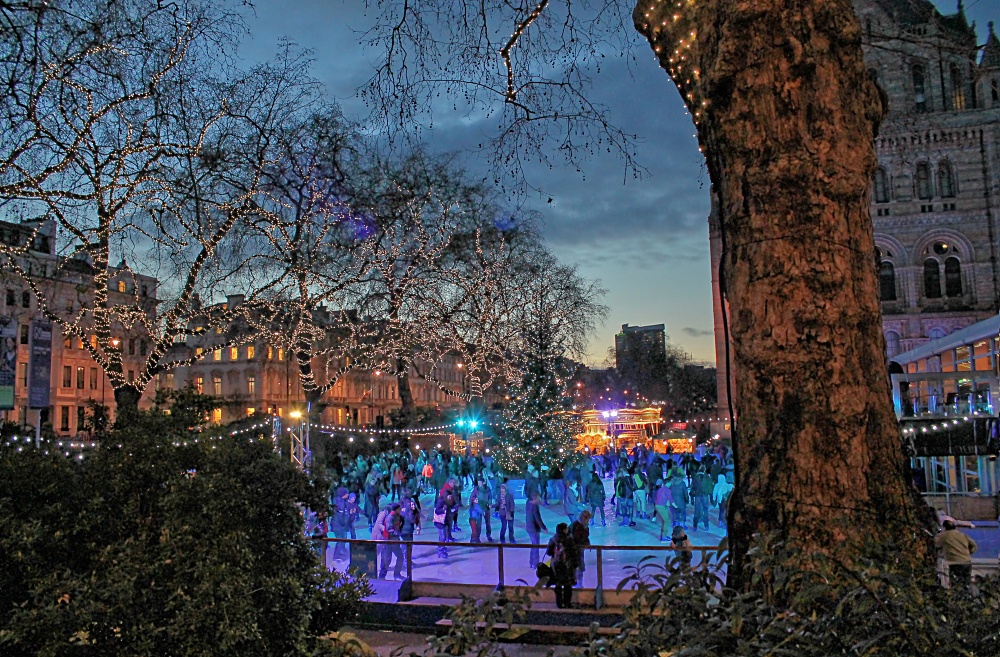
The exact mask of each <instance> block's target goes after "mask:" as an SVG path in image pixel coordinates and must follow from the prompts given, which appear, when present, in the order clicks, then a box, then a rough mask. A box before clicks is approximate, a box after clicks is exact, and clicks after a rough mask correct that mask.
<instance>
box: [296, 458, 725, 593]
mask: <svg viewBox="0 0 1000 657" xmlns="http://www.w3.org/2000/svg"><path fill="white" fill-rule="evenodd" d="M331 470H332V475H333V479H334V485H333V491H332V494H331V507H330V509H331V511H330V516H329V517H326V516H325V515H321V516H320V517H318V518H317V522H316V523H315V529H314V534H316V535H319V534H323V533H327V534H328V535H332V536H333V538H336V539H346V538H371V539H372V540H375V541H378V542H379V546H378V553H379V554H378V563H379V567H378V576H379V577H386V575H387V574H388V570H389V567H390V564H391V565H392V568H393V573H394V576H395V577H396V578H397V579H398V578H400V577H401V574H402V568H403V567H404V566H405V555H404V550H403V549H402V545H401V544H402V542H405V541H413V540H414V537H415V535H418V534H420V532H421V530H422V529H423V528H424V527H428V528H429V527H431V526H433V528H434V529H435V530H437V531H436V536H433V535H431V536H428V537H426V540H431V541H433V540H435V539H436V541H437V542H438V543H439V544H440V545H439V546H438V547H437V557H438V558H439V559H447V558H448V545H447V544H448V543H453V542H457V541H459V540H462V534H463V532H464V527H466V526H467V527H468V530H469V537H468V541H469V542H470V543H481V542H484V541H485V542H489V543H492V542H494V541H495V540H496V541H499V542H501V543H504V542H506V543H516V542H517V539H516V538H515V532H514V520H515V513H516V512H517V508H516V503H515V497H520V494H521V493H522V491H521V490H514V487H513V486H514V484H513V483H511V481H510V478H508V477H506V476H504V475H503V474H502V473H501V472H500V471H499V468H498V467H497V464H496V463H495V462H494V460H493V459H492V458H490V457H489V456H488V455H483V454H480V455H469V454H465V455H460V454H453V453H450V452H449V451H448V450H442V449H431V450H420V451H417V452H415V453H414V452H410V451H408V450H396V451H390V452H385V453H382V454H379V455H377V456H367V457H366V456H363V455H359V456H357V457H355V458H353V459H349V458H347V457H345V456H343V455H342V454H338V455H337V456H336V457H335V458H334V459H333V464H332V468H331ZM732 477H733V465H732V459H731V458H730V457H729V456H728V454H727V452H726V451H725V448H721V449H720V450H718V451H715V452H713V453H707V454H703V455H701V456H700V457H698V456H695V455H693V454H683V455H662V454H656V453H653V452H651V451H650V450H649V449H647V448H645V447H644V446H636V447H634V448H632V449H631V450H625V449H622V450H619V451H617V452H615V451H611V450H606V451H605V452H603V453H599V454H593V455H591V456H590V458H584V459H582V460H581V461H580V462H578V463H575V464H572V465H569V466H567V467H566V468H565V470H564V471H563V470H560V469H559V468H558V467H552V468H549V467H547V466H545V465H542V464H535V465H529V466H528V467H527V468H526V470H525V472H524V473H523V474H522V476H521V477H519V478H518V479H517V485H518V487H520V485H521V483H520V480H522V479H523V496H524V499H525V500H526V503H525V505H524V511H523V514H524V515H523V520H524V527H525V531H526V533H527V541H528V542H529V543H530V544H531V545H533V546H540V545H543V543H542V542H541V541H542V538H541V534H542V532H548V531H549V529H548V528H547V527H546V525H545V523H544V521H543V520H542V514H541V509H542V508H543V507H548V508H549V510H550V511H552V510H556V511H557V512H558V511H559V510H561V511H562V513H563V514H564V515H565V516H566V522H565V523H560V524H559V525H557V527H556V531H555V534H554V535H553V536H552V538H551V540H549V542H548V545H547V548H546V556H547V557H548V558H554V559H555V564H562V565H559V567H558V568H555V567H553V571H554V573H555V574H554V576H553V578H552V582H553V584H554V585H556V586H562V585H565V584H564V583H569V584H570V585H572V583H574V582H575V581H576V580H577V579H578V578H579V577H581V576H582V573H583V571H584V568H585V565H584V558H583V550H584V548H585V546H586V545H588V544H589V532H590V530H589V528H590V527H591V526H593V525H595V524H596V523H597V522H598V521H599V522H600V523H601V524H602V525H606V524H607V523H608V521H609V518H608V515H610V514H612V513H613V514H614V515H613V516H612V517H611V518H610V521H612V522H615V521H617V522H618V524H619V525H621V526H625V527H637V525H638V523H643V524H644V525H646V523H654V524H653V526H654V527H658V528H659V540H660V541H663V542H670V543H671V544H672V545H673V547H675V549H676V550H677V554H678V555H679V556H680V557H681V558H682V559H686V560H687V561H688V562H689V561H690V549H689V548H690V543H689V542H688V539H687V535H686V533H685V532H686V530H687V529H688V528H689V527H688V507H689V506H691V507H693V515H692V516H691V523H692V525H693V528H694V529H699V528H700V527H702V526H703V527H704V528H705V529H708V528H709V525H710V522H712V519H711V518H710V510H711V509H712V508H713V507H714V508H716V509H717V516H716V519H715V522H717V524H718V526H719V527H725V522H726V507H727V504H728V500H729V496H730V494H731V492H732V490H733V483H732V481H733V480H732ZM609 494H610V505H608V504H607V502H608V501H609V500H608V496H609ZM421 495H424V496H425V500H426V497H427V496H433V497H432V501H431V502H430V503H428V504H427V506H428V509H427V510H426V511H425V510H424V509H423V508H422V505H421ZM560 507H561V509H560ZM606 507H607V508H606ZM460 515H462V516H465V522H462V521H460ZM598 516H600V518H599V519H598ZM366 522H367V525H368V531H367V532H365V531H364V529H363V528H364V524H365V523H366ZM359 525H360V527H361V528H362V529H361V531H360V532H359V530H358V527H359ZM563 525H565V531H564V532H562V533H560V531H559V527H561V526H563ZM646 526H648V525H646ZM494 530H498V532H496V533H495V532H494ZM359 534H360V535H359ZM366 534H367V535H366ZM563 538H565V541H563ZM563 543H565V544H563ZM332 545H333V547H332V550H333V555H332V557H333V560H334V561H341V560H346V559H348V558H349V554H348V549H347V544H346V543H338V542H333V544H332ZM685 545H686V546H687V548H685ZM539 552H540V548H539V547H532V548H530V549H529V550H528V554H529V563H528V565H529V566H530V567H531V568H532V569H535V568H537V567H538V564H539V561H540V556H541V555H540V554H539ZM568 573H572V575H573V576H572V577H569V575H568ZM557 582H559V584H556V583H557ZM557 591H558V589H557Z"/></svg>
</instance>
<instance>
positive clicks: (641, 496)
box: [632, 468, 649, 520]
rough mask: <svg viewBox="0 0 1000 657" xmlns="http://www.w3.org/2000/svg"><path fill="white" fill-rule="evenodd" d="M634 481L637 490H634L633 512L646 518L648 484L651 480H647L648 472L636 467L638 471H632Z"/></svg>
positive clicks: (642, 518) (643, 518) (641, 517)
mask: <svg viewBox="0 0 1000 657" xmlns="http://www.w3.org/2000/svg"><path fill="white" fill-rule="evenodd" d="M632 483H634V484H635V490H633V491H632V504H633V505H634V506H633V511H632V512H633V514H634V515H635V516H638V517H639V519H640V520H645V519H646V486H647V485H648V484H649V481H647V480H646V474H645V473H644V472H643V471H642V470H639V469H638V468H636V471H635V472H634V473H632Z"/></svg>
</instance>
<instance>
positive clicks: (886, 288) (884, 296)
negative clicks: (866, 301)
mask: <svg viewBox="0 0 1000 657" xmlns="http://www.w3.org/2000/svg"><path fill="white" fill-rule="evenodd" d="M878 296H879V299H881V300H882V301H895V300H896V268H895V267H893V266H892V263H891V262H889V261H888V260H883V261H882V263H881V264H880V265H879V268H878Z"/></svg>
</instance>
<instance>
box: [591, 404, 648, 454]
mask: <svg viewBox="0 0 1000 657" xmlns="http://www.w3.org/2000/svg"><path fill="white" fill-rule="evenodd" d="M581 419H582V420H583V433H580V434H577V436H576V438H577V441H578V442H579V444H580V449H581V450H583V451H587V452H590V453H594V452H604V450H605V449H611V450H614V451H617V450H619V449H621V448H623V447H624V448H625V449H632V447H634V446H636V445H643V446H645V447H648V448H650V449H655V442H656V441H655V440H654V439H655V438H656V437H657V436H658V435H659V434H660V428H661V425H662V424H663V421H662V420H661V419H660V409H659V408H658V407H648V408H617V409H613V410H598V409H596V408H595V409H590V410H586V411H583V413H582V418H581ZM657 451H659V450H657Z"/></svg>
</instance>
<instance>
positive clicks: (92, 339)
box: [90, 335, 97, 349]
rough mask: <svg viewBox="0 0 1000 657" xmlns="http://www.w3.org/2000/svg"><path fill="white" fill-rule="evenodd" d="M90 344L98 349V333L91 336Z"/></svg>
mask: <svg viewBox="0 0 1000 657" xmlns="http://www.w3.org/2000/svg"><path fill="white" fill-rule="evenodd" d="M90 346H91V348H93V349H97V336H96V335H92V336H90Z"/></svg>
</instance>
